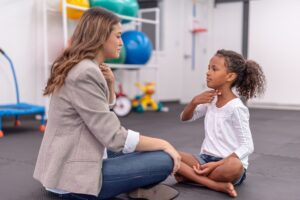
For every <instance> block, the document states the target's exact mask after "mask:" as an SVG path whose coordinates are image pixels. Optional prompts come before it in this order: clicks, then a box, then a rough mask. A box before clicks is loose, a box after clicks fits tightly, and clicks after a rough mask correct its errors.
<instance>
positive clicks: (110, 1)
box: [90, 0, 124, 14]
mask: <svg viewBox="0 0 300 200" xmlns="http://www.w3.org/2000/svg"><path fill="white" fill-rule="evenodd" d="M90 6H91V7H96V6H100V7H103V8H106V9H107V10H110V11H112V12H114V13H117V14H121V13H122V11H123V7H124V3H123V1H122V0H121V1H120V0H90Z"/></svg>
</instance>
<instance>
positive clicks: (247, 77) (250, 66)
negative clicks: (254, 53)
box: [236, 60, 266, 99]
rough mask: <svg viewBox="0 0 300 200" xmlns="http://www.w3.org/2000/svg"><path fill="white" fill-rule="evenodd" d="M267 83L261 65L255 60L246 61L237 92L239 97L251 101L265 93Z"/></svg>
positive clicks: (237, 85)
mask: <svg viewBox="0 0 300 200" xmlns="http://www.w3.org/2000/svg"><path fill="white" fill-rule="evenodd" d="M265 82H266V81H265V75H264V73H263V71H262V68H261V67H260V66H259V64H257V63H256V62H255V61H253V60H246V61H245V67H244V72H243V77H241V80H240V81H239V82H238V83H237V84H236V90H237V92H238V93H239V95H241V96H244V97H245V98H246V99H250V98H252V97H256V96H257V95H262V94H263V93H264V92H265Z"/></svg>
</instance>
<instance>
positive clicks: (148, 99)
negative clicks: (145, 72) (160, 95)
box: [132, 82, 162, 112]
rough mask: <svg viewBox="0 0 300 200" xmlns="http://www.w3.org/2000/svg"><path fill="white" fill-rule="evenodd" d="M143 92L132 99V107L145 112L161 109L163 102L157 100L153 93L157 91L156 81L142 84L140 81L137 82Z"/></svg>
mask: <svg viewBox="0 0 300 200" xmlns="http://www.w3.org/2000/svg"><path fill="white" fill-rule="evenodd" d="M135 85H136V86H137V87H138V88H139V89H140V90H141V91H142V92H143V94H142V95H140V96H136V97H135V99H134V100H132V108H133V110H135V111H137V112H144V111H146V110H154V111H161V109H162V104H161V103H160V102H156V101H155V100H154V99H153V98H152V95H153V94H154V92H155V83H153V82H150V83H146V84H145V85H142V84H140V83H136V84H135Z"/></svg>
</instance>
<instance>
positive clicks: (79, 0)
mask: <svg viewBox="0 0 300 200" xmlns="http://www.w3.org/2000/svg"><path fill="white" fill-rule="evenodd" d="M66 2H67V3H68V4H72V5H74V6H80V7H83V8H89V7H90V2H89V0H66ZM61 5H62V1H61ZM83 12H84V11H81V10H77V9H73V8H67V16H68V18H69V19H73V20H77V19H79V18H80V17H81V15H82V14H83Z"/></svg>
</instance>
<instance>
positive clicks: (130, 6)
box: [121, 0, 140, 23]
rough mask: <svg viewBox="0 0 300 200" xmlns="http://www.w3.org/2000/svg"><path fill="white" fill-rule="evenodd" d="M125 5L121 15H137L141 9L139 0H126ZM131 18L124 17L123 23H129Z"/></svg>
mask: <svg viewBox="0 0 300 200" xmlns="http://www.w3.org/2000/svg"><path fill="white" fill-rule="evenodd" d="M123 2H124V6H123V10H122V13H121V15H124V16H129V17H137V16H138V11H139V9H140V7H139V4H138V2H137V0H124V1H123ZM128 22H130V20H126V19H123V20H122V23H128Z"/></svg>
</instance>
